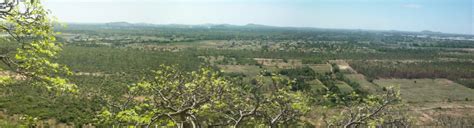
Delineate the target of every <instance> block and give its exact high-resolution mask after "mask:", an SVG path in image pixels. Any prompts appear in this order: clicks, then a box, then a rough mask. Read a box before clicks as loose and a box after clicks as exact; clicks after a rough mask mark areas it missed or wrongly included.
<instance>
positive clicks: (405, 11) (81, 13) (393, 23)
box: [43, 0, 474, 35]
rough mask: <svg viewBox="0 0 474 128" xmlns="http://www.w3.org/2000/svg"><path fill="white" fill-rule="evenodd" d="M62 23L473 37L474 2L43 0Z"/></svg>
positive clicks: (387, 0) (443, 0)
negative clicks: (267, 27) (259, 26)
mask: <svg viewBox="0 0 474 128" xmlns="http://www.w3.org/2000/svg"><path fill="white" fill-rule="evenodd" d="M43 3H44V4H45V6H46V8H48V9H50V10H51V11H52V14H53V16H55V17H56V18H58V19H59V21H61V22H69V23H71V22H72V23H107V22H122V21H124V22H131V23H153V24H190V25H195V24H208V23H212V24H235V25H245V24H249V23H253V24H263V25H272V26H286V27H316V28H338V29H369V30H400V31H423V30H430V31H439V32H444V33H457V34H471V35H474V2H473V0H43Z"/></svg>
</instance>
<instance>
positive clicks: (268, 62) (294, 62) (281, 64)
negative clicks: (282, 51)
mask: <svg viewBox="0 0 474 128" xmlns="http://www.w3.org/2000/svg"><path fill="white" fill-rule="evenodd" d="M254 60H255V61H257V63H259V64H261V65H263V66H276V67H278V68H281V69H288V68H295V67H302V66H303V63H302V61H301V60H299V59H288V60H286V59H268V58H254Z"/></svg>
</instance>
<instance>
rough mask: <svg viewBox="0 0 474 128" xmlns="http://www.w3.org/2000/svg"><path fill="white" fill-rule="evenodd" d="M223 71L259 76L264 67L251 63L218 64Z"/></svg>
mask: <svg viewBox="0 0 474 128" xmlns="http://www.w3.org/2000/svg"><path fill="white" fill-rule="evenodd" d="M218 67H219V68H220V69H221V71H222V72H227V73H229V72H232V73H243V74H245V75H246V76H249V77H253V76H257V75H258V74H259V73H260V71H262V70H263V69H261V68H259V67H258V66H251V65H218Z"/></svg>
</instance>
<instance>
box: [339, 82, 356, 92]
mask: <svg viewBox="0 0 474 128" xmlns="http://www.w3.org/2000/svg"><path fill="white" fill-rule="evenodd" d="M336 86H337V87H338V88H339V90H340V91H341V92H342V93H344V94H349V93H352V92H353V91H354V89H353V88H352V87H351V86H350V85H348V84H347V83H345V82H343V81H337V82H336Z"/></svg>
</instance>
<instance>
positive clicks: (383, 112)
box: [325, 88, 411, 128]
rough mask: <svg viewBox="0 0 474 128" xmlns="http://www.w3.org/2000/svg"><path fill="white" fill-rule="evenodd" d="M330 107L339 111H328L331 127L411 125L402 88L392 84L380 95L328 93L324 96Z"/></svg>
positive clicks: (328, 123)
mask: <svg viewBox="0 0 474 128" xmlns="http://www.w3.org/2000/svg"><path fill="white" fill-rule="evenodd" d="M325 98H326V101H331V102H332V103H328V104H326V105H329V106H330V107H329V108H330V109H333V110H337V111H339V112H335V113H334V112H333V113H329V114H328V115H325V121H326V124H327V125H328V127H344V128H352V127H377V126H386V125H388V126H396V127H408V126H409V125H410V122H411V121H410V116H409V115H407V113H406V112H407V110H406V109H405V108H406V107H407V106H405V104H403V102H402V99H401V98H400V92H399V91H397V90H395V89H393V88H385V89H384V92H383V93H382V94H380V95H368V96H361V95H358V94H356V93H355V92H354V93H352V94H350V95H345V96H341V95H338V94H334V93H331V94H327V95H326V96H325Z"/></svg>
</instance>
